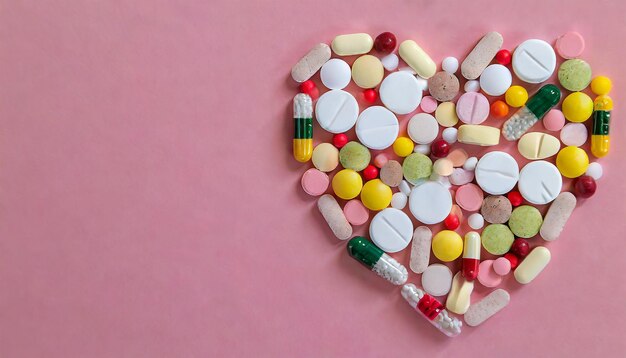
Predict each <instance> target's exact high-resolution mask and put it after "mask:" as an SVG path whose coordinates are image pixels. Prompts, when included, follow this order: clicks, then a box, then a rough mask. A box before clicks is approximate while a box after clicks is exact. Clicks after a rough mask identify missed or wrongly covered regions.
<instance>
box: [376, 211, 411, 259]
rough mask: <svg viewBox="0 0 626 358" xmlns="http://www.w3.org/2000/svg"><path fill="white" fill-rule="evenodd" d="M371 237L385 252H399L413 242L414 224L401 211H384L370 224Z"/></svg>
mask: <svg viewBox="0 0 626 358" xmlns="http://www.w3.org/2000/svg"><path fill="white" fill-rule="evenodd" d="M370 237H371V238H372V241H373V242H374V243H375V244H376V246H378V247H380V248H381V249H382V250H383V251H385V252H398V251H401V250H403V249H404V248H405V247H407V246H408V245H409V243H410V242H411V238H412V237H413V223H412V222H411V219H410V218H409V216H408V215H407V214H405V213H404V212H402V211H401V210H398V209H394V208H387V209H383V210H382V211H381V212H379V213H378V214H376V216H374V218H373V219H372V222H371V223H370Z"/></svg>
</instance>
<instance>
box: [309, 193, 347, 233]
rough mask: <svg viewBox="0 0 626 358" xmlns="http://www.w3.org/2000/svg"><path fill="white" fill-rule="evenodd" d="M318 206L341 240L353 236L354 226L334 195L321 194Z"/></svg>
mask: <svg viewBox="0 0 626 358" xmlns="http://www.w3.org/2000/svg"><path fill="white" fill-rule="evenodd" d="M317 208H318V209H319V210H320V213H322V216H323V217H324V219H325V220H326V222H327V223H328V226H329V227H330V229H331V230H332V231H333V234H335V236H336V237H337V238H338V239H339V240H348V239H349V238H350V236H352V226H350V223H349V222H348V219H346V216H345V215H344V213H343V210H341V207H340V206H339V203H337V200H336V199H335V197H334V196H332V195H330V194H325V195H322V196H320V198H319V199H318V200H317Z"/></svg>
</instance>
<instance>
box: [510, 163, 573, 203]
mask: <svg viewBox="0 0 626 358" xmlns="http://www.w3.org/2000/svg"><path fill="white" fill-rule="evenodd" d="M517 186H518V188H519V191H520V193H521V194H522V197H524V199H526V200H527V201H528V202H530V203H532V204H535V205H543V204H547V203H549V202H551V201H552V200H554V199H555V198H556V197H557V195H559V193H560V192H561V187H562V186H563V179H562V178H561V173H559V170H558V169H557V167H556V166H554V164H552V163H550V162H547V161H545V160H538V161H534V162H530V163H528V164H526V165H525V166H524V167H523V168H522V170H521V171H520V174H519V182H518V185H517Z"/></svg>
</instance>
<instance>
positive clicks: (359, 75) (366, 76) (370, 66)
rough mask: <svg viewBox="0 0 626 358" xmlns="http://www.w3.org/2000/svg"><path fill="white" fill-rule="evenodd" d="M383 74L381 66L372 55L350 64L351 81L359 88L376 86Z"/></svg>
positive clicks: (364, 56) (383, 70)
mask: <svg viewBox="0 0 626 358" xmlns="http://www.w3.org/2000/svg"><path fill="white" fill-rule="evenodd" d="M384 74H385V69H384V68H383V64H382V63H381V62H380V60H379V59H378V58H376V57H374V56H372V55H363V56H361V57H359V58H357V59H356V61H354V63H353V64H352V80H353V81H354V83H356V85H357V86H359V87H361V88H374V87H376V86H378V84H379V83H380V81H382V80H383V75H384Z"/></svg>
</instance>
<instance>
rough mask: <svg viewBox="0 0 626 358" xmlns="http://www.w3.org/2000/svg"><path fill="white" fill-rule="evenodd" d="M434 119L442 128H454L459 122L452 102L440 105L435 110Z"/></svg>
mask: <svg viewBox="0 0 626 358" xmlns="http://www.w3.org/2000/svg"><path fill="white" fill-rule="evenodd" d="M435 118H436V119H437V122H438V123H439V124H440V125H441V126H442V127H454V125H455V124H457V123H458V122H459V117H457V115H456V105H455V104H454V103H453V102H443V103H441V104H440V105H439V106H437V109H436V110H435Z"/></svg>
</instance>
